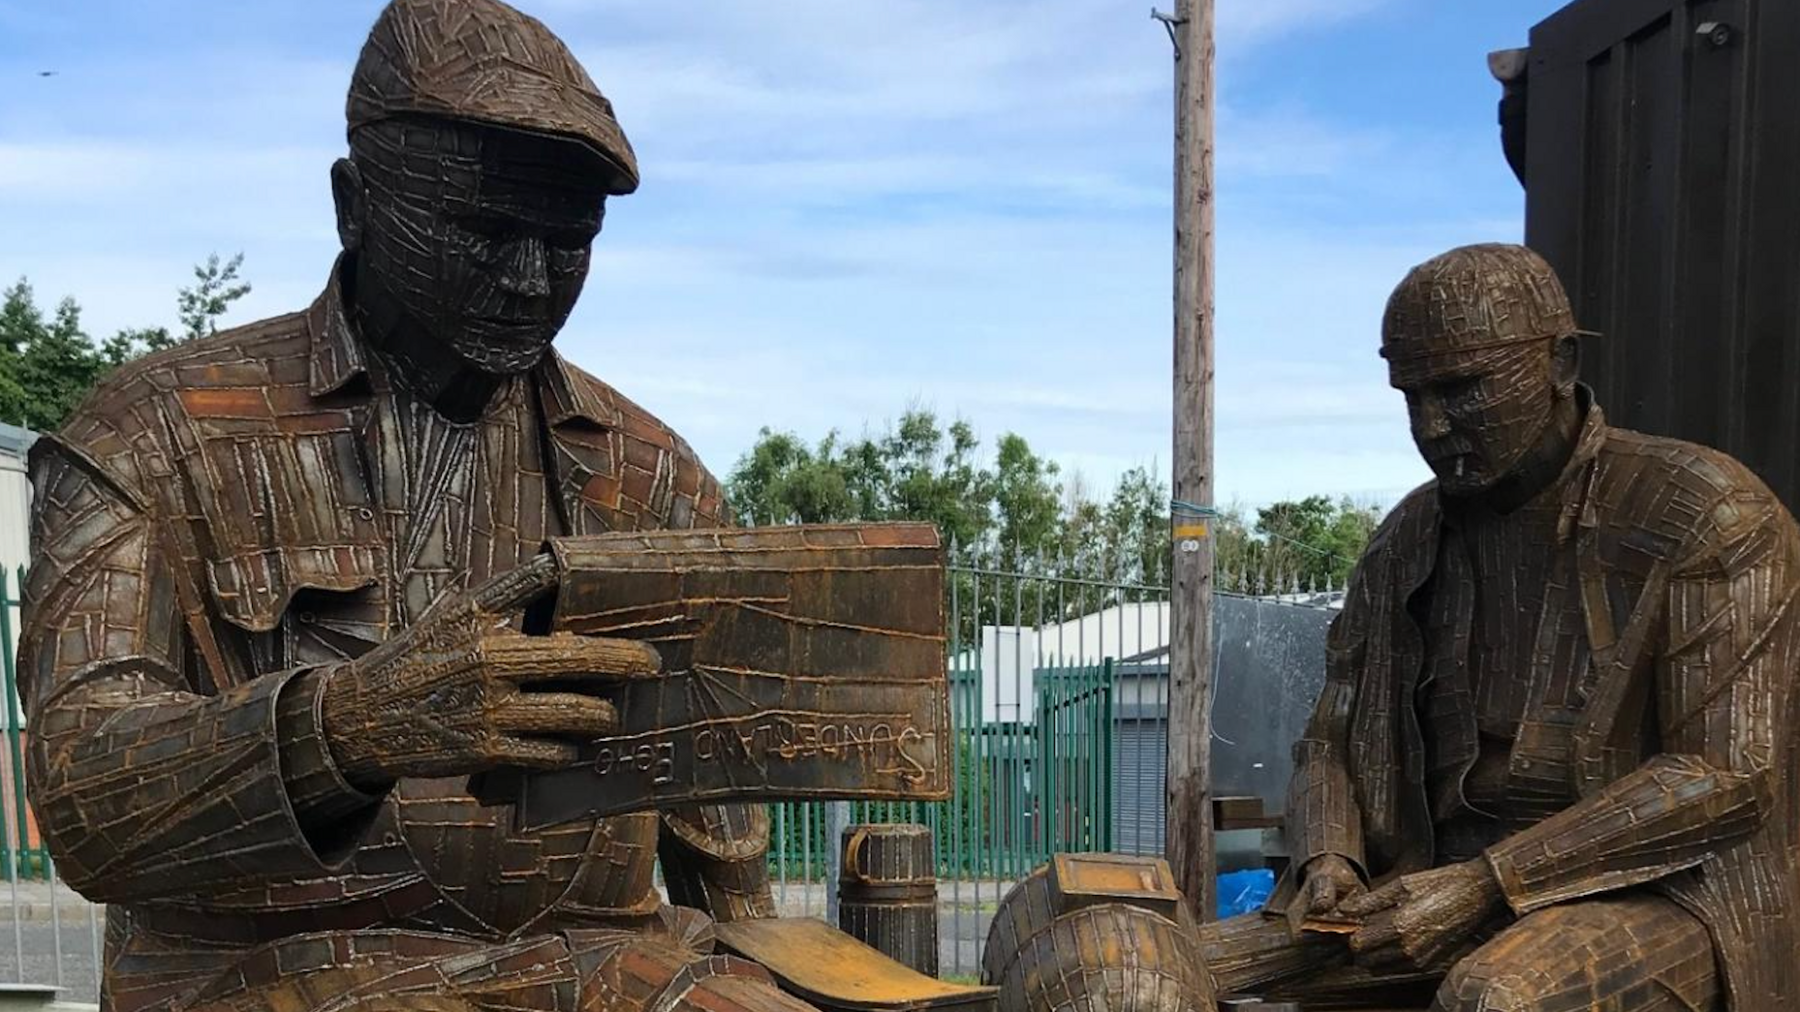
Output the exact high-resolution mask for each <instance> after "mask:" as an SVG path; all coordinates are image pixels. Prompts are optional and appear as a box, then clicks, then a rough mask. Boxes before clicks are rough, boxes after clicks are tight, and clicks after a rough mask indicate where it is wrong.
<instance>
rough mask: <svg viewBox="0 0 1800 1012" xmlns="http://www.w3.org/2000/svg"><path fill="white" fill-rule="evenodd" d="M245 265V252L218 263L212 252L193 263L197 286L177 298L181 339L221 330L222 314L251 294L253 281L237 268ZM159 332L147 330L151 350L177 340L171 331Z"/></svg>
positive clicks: (215, 254) (146, 339) (206, 335)
mask: <svg viewBox="0 0 1800 1012" xmlns="http://www.w3.org/2000/svg"><path fill="white" fill-rule="evenodd" d="M243 266H244V254H242V253H234V254H232V257H231V259H230V260H227V261H225V262H224V263H223V264H221V263H219V255H218V254H217V253H213V254H209V255H208V256H207V258H206V262H205V263H203V264H196V265H194V280H195V284H194V286H193V287H192V288H183V289H182V290H181V292H180V294H178V295H177V296H176V297H175V305H176V313H177V315H178V316H179V317H180V318H181V326H182V328H183V329H182V335H181V340H184V341H191V340H194V339H195V338H199V337H210V336H211V335H213V334H214V333H216V332H217V331H218V329H219V317H221V316H224V315H225V313H226V311H227V310H229V309H230V308H231V304H232V303H233V302H236V301H237V300H239V299H241V298H243V297H244V296H246V295H249V294H250V283H249V282H248V281H243V280H241V279H239V277H238V270H239V269H240V268H242V267H243ZM156 331H157V332H156V333H155V334H152V333H151V332H148V331H146V332H144V333H145V344H146V345H147V347H148V350H150V351H157V350H159V349H160V348H166V347H168V346H169V345H172V344H174V343H175V339H173V338H171V337H170V336H169V333H168V331H165V330H161V328H156ZM157 342H161V343H160V344H159V343H157Z"/></svg>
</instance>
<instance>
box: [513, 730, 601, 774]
mask: <svg viewBox="0 0 1800 1012" xmlns="http://www.w3.org/2000/svg"><path fill="white" fill-rule="evenodd" d="M580 757H581V753H580V750H579V749H578V748H577V747H576V746H575V745H573V744H570V743H567V742H559V741H556V740H554V739H551V738H521V737H518V736H516V735H501V736H499V737H498V738H496V739H494V743H493V755H492V757H491V758H492V760H493V765H496V766H518V767H523V768H525V769H534V770H556V769H563V768H566V767H569V766H573V765H574V764H575V761H576V760H577V759H579V758H580Z"/></svg>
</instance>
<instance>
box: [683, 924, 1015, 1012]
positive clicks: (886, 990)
mask: <svg viewBox="0 0 1800 1012" xmlns="http://www.w3.org/2000/svg"><path fill="white" fill-rule="evenodd" d="M718 935H719V943H720V945H722V946H723V947H724V948H725V950H726V951H728V952H732V953H736V954H738V955H742V956H744V957H745V958H748V959H753V960H755V961H756V962H757V964H758V965H760V966H763V967H765V968H767V969H768V970H769V972H771V973H773V974H774V975H775V978H776V979H777V980H779V981H781V985H782V987H783V988H785V989H786V990H788V991H791V992H793V993H794V994H796V995H799V996H800V997H803V998H805V999H806V1000H807V1001H809V1002H811V1003H812V1004H813V1005H814V1006H816V1007H818V1008H820V1009H824V1010H826V1012H925V1010H942V1012H994V1010H995V1007H996V1006H995V999H996V991H995V989H994V988H992V987H984V986H976V985H970V984H957V983H952V982H950V981H942V980H937V979H934V978H932V977H927V976H926V975H924V974H922V973H920V972H918V971H917V970H914V969H913V968H911V967H909V966H906V965H905V964H902V963H899V962H896V961H895V960H893V959H890V958H888V957H887V956H886V955H884V954H883V953H881V952H879V951H878V950H876V949H873V948H871V947H870V946H868V945H865V944H863V943H862V942H860V941H857V940H856V939H854V938H851V937H850V936H849V935H846V934H844V933H843V932H841V931H838V930H836V929H834V928H832V927H831V926H830V925H828V924H826V923H825V922H824V921H818V920H813V919H811V918H805V917H797V918H789V919H786V920H779V921H777V920H755V921H737V922H734V923H731V924H721V925H719V927H718Z"/></svg>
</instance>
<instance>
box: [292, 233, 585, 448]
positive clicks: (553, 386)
mask: <svg viewBox="0 0 1800 1012" xmlns="http://www.w3.org/2000/svg"><path fill="white" fill-rule="evenodd" d="M344 267H345V263H344V258H343V257H342V256H339V257H338V260H337V262H336V263H335V264H333V265H332V268H331V278H330V280H329V281H328V282H326V285H325V290H324V291H323V292H321V293H319V297H318V298H316V299H314V300H313V303H312V305H311V306H310V307H308V308H307V310H306V325H307V330H308V332H309V334H310V337H311V356H310V359H309V369H310V372H309V375H308V390H309V391H310V392H311V394H312V395H313V396H314V397H324V396H326V395H328V394H332V393H335V392H336V391H338V390H341V389H343V388H344V387H345V386H348V385H349V384H350V382H351V381H352V380H355V379H357V378H359V377H362V376H364V375H366V374H367V373H368V369H369V362H368V354H369V352H368V349H367V347H365V346H364V344H363V341H362V338H361V337H360V336H359V335H358V334H357V333H356V327H355V325H354V324H352V323H351V321H350V317H349V313H348V312H347V310H346V307H345V305H344V294H343V287H342V283H341V281H340V278H341V275H342V273H343V270H344ZM572 371H573V367H571V366H570V365H569V364H568V363H567V362H566V361H564V360H563V357H562V356H561V355H559V354H558V353H557V352H556V349H554V348H552V349H550V353H549V354H547V355H545V356H544V358H543V360H542V361H540V362H539V363H538V364H537V365H536V366H535V367H533V369H532V373H533V375H534V377H535V378H536V380H537V386H538V392H539V394H540V395H541V396H542V398H543V405H544V416H545V420H546V421H547V422H548V423H549V424H550V425H551V426H552V427H555V426H561V425H563V424H565V423H568V422H574V421H580V422H586V423H588V424H590V425H594V426H598V427H600V428H617V427H618V426H619V425H620V422H621V414H620V411H619V408H618V407H617V406H616V405H615V404H613V403H612V400H611V398H610V397H608V396H605V395H604V393H603V392H602V391H601V390H599V389H597V388H596V386H595V384H592V383H581V382H577V381H576V380H575V378H574V377H573V376H571V372H572ZM608 392H609V391H608Z"/></svg>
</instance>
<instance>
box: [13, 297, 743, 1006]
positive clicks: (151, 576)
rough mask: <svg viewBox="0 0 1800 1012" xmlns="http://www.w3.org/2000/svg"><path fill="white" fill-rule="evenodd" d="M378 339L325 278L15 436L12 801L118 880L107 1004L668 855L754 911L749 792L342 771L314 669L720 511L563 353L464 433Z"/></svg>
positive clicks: (504, 911)
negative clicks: (280, 943) (485, 788)
mask: <svg viewBox="0 0 1800 1012" xmlns="http://www.w3.org/2000/svg"><path fill="white" fill-rule="evenodd" d="M367 356H368V352H367V351H366V350H365V348H364V347H363V346H362V344H361V343H360V340H359V339H358V338H357V336H356V335H355V334H354V333H353V331H352V328H351V327H350V326H349V324H348V323H347V321H346V319H345V315H344V308H343V305H342V302H341V300H340V297H339V294H338V290H337V286H336V284H335V282H334V283H333V284H332V285H331V286H330V287H328V288H327V290H326V291H325V293H324V294H323V295H322V296H320V298H319V299H318V300H317V301H316V302H315V303H314V304H313V305H312V307H311V308H310V309H308V310H307V311H305V312H303V313H297V314H293V315H290V316H284V317H279V318H276V319H272V320H268V321H265V322H262V323H258V324H253V325H250V326H247V327H243V328H238V329H235V330H231V331H227V332H224V333H221V334H218V335H216V336H214V337H212V338H209V339H206V340H202V341H196V342H193V343H189V344H184V345H182V346H180V347H178V348H174V349H171V350H169V351H166V352H162V353H159V354H156V355H152V356H149V357H146V358H145V359H142V360H140V361H137V362H134V363H131V364H129V365H127V366H126V367H124V368H122V369H120V370H119V372H118V373H117V374H115V375H114V376H112V377H110V378H109V379H108V380H107V381H106V383H105V384H103V386H102V388H101V389H100V390H99V391H97V392H96V393H95V394H94V395H93V396H92V397H91V398H90V399H89V400H88V401H87V403H86V404H85V405H84V406H83V408H82V409H81V410H80V411H78V412H77V413H76V414H75V416H74V417H72V418H71V419H70V420H69V422H68V423H67V424H66V425H65V427H64V428H63V429H62V431H60V432H59V433H57V434H56V435H54V436H49V437H45V438H44V439H42V440H40V441H39V442H38V444H37V446H36V447H35V448H34V450H33V458H32V477H33V483H34V492H35V505H34V513H35V515H34V524H33V566H32V570H31V574H30V579H29V583H28V586H27V590H26V596H27V602H28V603H27V606H26V618H25V625H24V634H23V637H22V641H21V648H20V658H19V664H20V671H21V684H22V687H23V693H24V696H25V703H26V707H27V710H28V712H29V714H30V722H31V723H30V726H31V732H32V740H31V748H30V752H29V755H28V759H27V762H28V772H29V776H30V790H31V799H32V803H33V804H34V806H35V807H36V810H37V813H38V818H39V821H40V825H41V827H42V830H43V832H44V835H45V837H46V839H47V841H48V842H49V844H50V847H51V849H52V851H53V853H54V854H55V856H56V859H57V862H58V868H59V870H60V871H61V872H62V874H63V875H64V876H65V878H66V879H67V881H68V882H69V883H70V884H72V885H73V886H74V887H75V888H77V889H78V890H80V891H81V892H82V893H83V894H85V895H87V896H88V897H90V898H92V899H94V900H97V901H103V902H106V903H109V904H112V906H111V907H110V908H109V925H108V946H107V949H108V952H107V959H108V968H109V969H108V978H107V994H106V997H105V999H104V1000H105V1002H106V1003H107V1005H108V1006H109V1007H111V1008H118V1009H130V1008H141V1007H144V1006H146V1005H149V1004H153V1003H156V1002H160V1001H163V1000H166V999H168V998H170V997H172V996H175V995H179V994H181V993H183V989H184V988H188V987H191V986H193V984H194V982H195V981H198V980H203V979H206V978H208V977H209V976H216V975H217V974H218V973H219V972H220V970H221V969H223V968H225V967H229V966H231V965H232V964H233V961H234V960H236V959H237V958H239V956H238V954H239V953H241V952H242V951H243V950H244V949H245V948H246V947H247V946H249V945H252V944H255V943H259V942H267V941H270V940H273V939H278V938H284V937H288V936H291V935H294V934H298V933H301V932H315V931H360V930H364V929H370V928H376V927H383V928H396V927H397V928H407V929H411V930H417V931H435V932H446V933H451V934H455V935H457V936H459V937H464V938H475V939H488V940H494V941H501V940H507V939H514V938H519V937H522V936H524V935H527V934H531V933H542V932H553V931H558V930H563V929H567V928H571V927H575V928H579V927H583V926H595V925H608V926H619V925H629V924H633V923H638V922H640V921H642V920H643V919H645V918H655V917H658V916H661V915H660V912H659V907H660V905H661V901H660V899H659V897H658V895H657V893H656V891H655V888H654V882H653V872H654V865H655V863H656V857H657V855H658V853H659V851H660V852H661V854H662V857H663V858H664V860H663V865H664V874H665V878H666V879H667V880H668V886H669V890H670V894H671V898H673V899H674V900H676V902H679V903H683V904H685V905H688V906H694V907H699V908H702V909H709V910H710V911H711V912H712V913H713V915H714V916H715V917H720V918H730V917H738V916H754V915H760V914H766V913H771V912H772V903H771V901H770V899H769V893H768V881H767V877H766V870H765V868H764V865H763V860H764V853H765V849H766V845H767V834H768V823H767V819H766V817H765V816H764V815H763V813H762V810H761V809H760V808H726V807H721V806H708V807H706V808H703V809H702V808H696V809H692V810H688V811H684V812H680V813H672V814H667V815H664V816H662V817H660V818H659V816H657V815H656V814H654V813H644V814H641V815H631V816H623V817H618V818H612V819H604V820H595V821H590V822H586V823H578V824H574V825H566V826H559V827H555V828H551V829H546V830H543V831H540V832H535V833H517V832H515V831H514V830H513V829H512V827H511V821H510V820H511V816H510V809H509V808H508V807H506V806H493V807H488V808H484V807H482V806H480V805H479V804H477V803H476V802H475V801H474V799H473V798H472V797H470V796H469V793H468V791H467V780H466V778H448V779H443V780H403V781H401V782H400V783H399V784H398V785H396V786H395V787H394V788H393V789H391V790H390V791H388V792H387V793H386V794H385V795H383V796H380V797H372V796H367V795H364V794H362V793H361V792H359V791H357V790H356V789H355V788H353V787H352V786H351V785H349V784H348V783H347V782H345V781H344V780H343V779H342V777H341V776H339V775H338V774H337V772H336V770H335V767H334V766H333V765H332V762H331V757H330V752H329V749H328V748H327V747H326V745H325V742H324V738H323V733H322V731H321V729H320V726H319V696H320V689H321V688H322V686H323V684H324V681H323V679H322V678H321V677H318V675H317V674H316V672H317V671H318V669H319V668H321V667H322V666H325V665H329V664H333V663H338V662H341V661H343V660H344V659H346V658H352V657H355V656H357V655H359V654H361V653H363V652H364V651H366V650H368V649H369V648H370V647H372V646H374V645H375V644H377V643H379V642H381V641H382V640H384V639H386V638H387V637H388V636H389V635H390V634H391V633H392V632H394V631H395V630H396V629H397V628H399V627H401V626H403V625H404V624H405V623H406V622H407V621H409V619H410V618H412V617H416V616H417V614H418V613H419V612H420V611H422V610H423V607H424V606H426V605H428V604H429V603H430V599H433V598H435V597H436V596H438V595H441V594H444V593H453V592H455V591H457V590H459V589H461V588H462V587H465V586H467V585H469V584H472V583H473V582H476V581H477V580H479V579H482V578H484V577H486V576H489V575H493V574H496V573H500V572H505V571H507V570H509V569H511V568H513V567H515V566H517V565H519V564H520V562H521V561H523V560H525V559H528V558H530V557H531V556H533V555H535V554H536V553H537V552H538V551H539V548H540V546H541V545H542V544H543V542H544V539H545V538H546V537H547V536H550V535H554V534H560V533H571V534H583V533H598V532H603V531H616V530H641V529H653V528H664V527H690V526H701V527H704V526H716V525H718V524H719V523H720V521H721V516H722V513H723V509H722V504H721V498H720V492H719V487H718V485H717V483H716V482H715V481H714V480H713V478H712V477H711V476H710V475H709V474H707V472H706V471H705V469H704V468H703V467H701V465H700V463H699V462H698V461H697V460H696V459H695V457H694V454H693V453H692V451H691V450H690V449H689V448H688V447H687V445H686V444H685V443H684V442H682V441H681V440H680V439H679V438H678V437H677V436H675V435H674V434H673V433H672V432H670V431H669V429H667V428H666V427H665V426H663V425H662V424H661V423H660V422H658V421H657V420H656V419H655V418H653V417H652V416H650V415H649V414H648V413H647V412H645V411H644V410H643V409H641V408H639V407H638V406H637V405H635V404H633V403H631V402H630V401H628V400H626V399H625V398H624V397H622V396H620V395H619V394H618V393H616V392H615V391H613V390H612V389H611V388H610V387H608V386H606V385H605V384H603V383H601V382H600V381H598V380H596V379H594V378H593V377H591V376H588V375H587V374H585V373H583V372H581V371H579V370H577V369H575V368H573V367H571V366H569V365H567V364H566V363H564V362H563V361H562V360H561V359H559V358H557V357H556V356H555V355H554V354H551V355H550V356H548V357H547V358H546V359H545V361H544V362H542V363H541V364H540V365H539V366H538V367H537V368H536V369H535V370H534V371H533V372H532V373H531V374H529V376H525V377H519V378H517V379H516V380H515V381H513V382H512V383H511V384H510V386H508V387H507V388H506V390H505V391H504V392H503V393H502V394H501V395H497V397H496V403H495V406H494V407H492V408H491V409H490V411H489V413H488V415H487V416H485V417H484V418H483V419H482V420H481V421H480V422H479V423H478V424H476V425H474V426H471V427H465V428H463V429H458V430H457V431H454V432H449V431H438V430H437V429H436V428H434V426H437V425H441V424H443V423H439V422H432V421H431V420H430V417H429V416H428V415H427V414H426V413H425V412H421V411H419V410H418V408H417V406H416V405H415V406H412V407H410V408H409V407H408V406H407V405H406V404H405V403H404V402H403V399H402V398H400V397H399V395H397V394H396V392H395V391H394V389H393V388H392V387H391V386H390V384H388V383H387V382H386V380H385V379H384V378H383V370H382V369H381V367H380V364H379V363H378V362H377V361H375V360H374V359H372V358H370V357H367ZM452 542H454V546H452V547H454V548H455V550H451V547H447V545H451V543H452Z"/></svg>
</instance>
